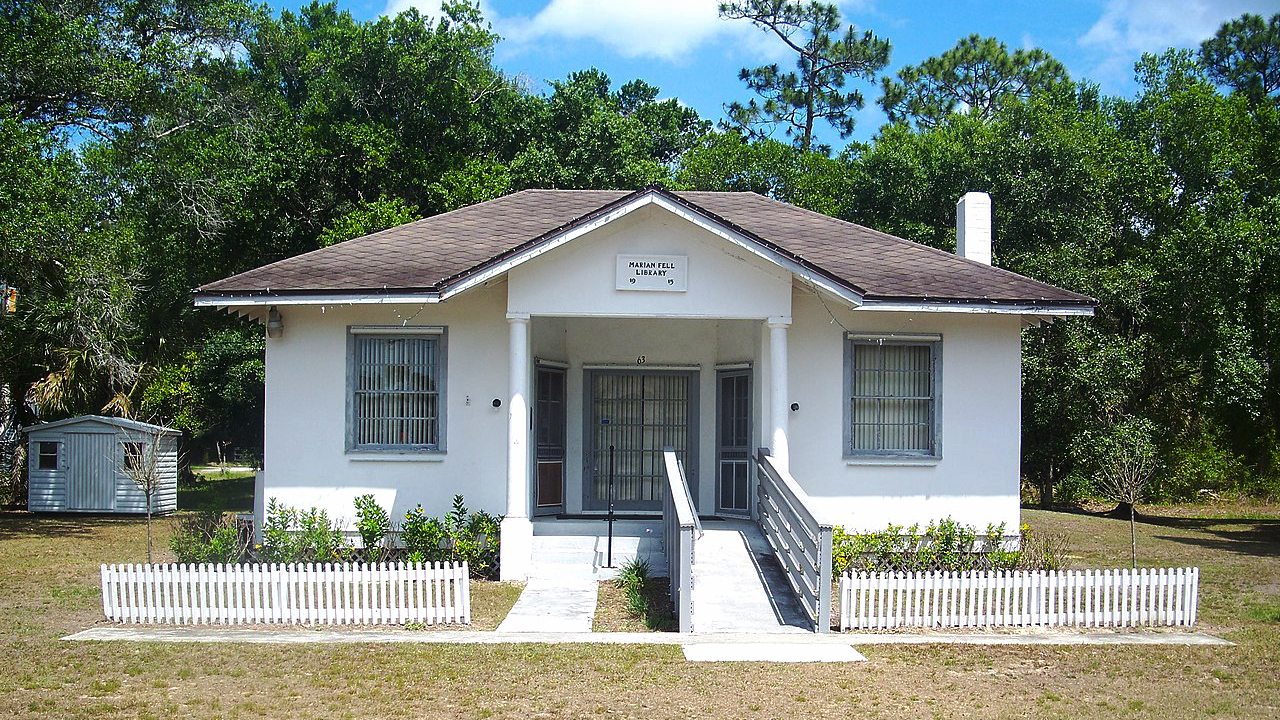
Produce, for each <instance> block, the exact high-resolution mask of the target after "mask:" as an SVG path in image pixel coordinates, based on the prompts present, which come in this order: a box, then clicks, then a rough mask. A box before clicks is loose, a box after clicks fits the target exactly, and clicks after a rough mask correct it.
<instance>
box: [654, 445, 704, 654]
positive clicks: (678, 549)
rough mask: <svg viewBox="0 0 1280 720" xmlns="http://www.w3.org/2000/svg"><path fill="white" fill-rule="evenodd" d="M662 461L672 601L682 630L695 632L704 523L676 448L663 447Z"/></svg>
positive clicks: (665, 549) (665, 542)
mask: <svg viewBox="0 0 1280 720" xmlns="http://www.w3.org/2000/svg"><path fill="white" fill-rule="evenodd" d="M662 462H663V468H664V469H665V475H666V479H667V481H666V483H664V486H665V488H664V491H663V494H662V549H663V552H665V553H666V554H667V570H668V574H669V575H670V576H671V604H672V606H673V607H674V608H675V610H676V617H677V618H678V619H679V621H680V632H693V587H692V586H693V543H694V540H695V539H696V538H699V537H702V523H701V522H699V521H698V513H697V511H696V510H695V509H694V507H693V498H692V497H691V496H690V494H689V483H688V482H687V481H686V480H685V477H684V468H682V467H681V466H680V460H679V459H678V458H677V457H676V454H675V451H673V450H670V449H667V450H664V451H663V452H662Z"/></svg>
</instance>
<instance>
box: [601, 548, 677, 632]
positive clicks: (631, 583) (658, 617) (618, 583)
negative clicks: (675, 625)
mask: <svg viewBox="0 0 1280 720" xmlns="http://www.w3.org/2000/svg"><path fill="white" fill-rule="evenodd" d="M649 573H650V567H649V561H648V560H646V559H644V558H641V557H633V558H631V559H630V560H628V561H627V562H626V563H625V564H623V566H622V568H621V569H619V570H618V576H617V577H616V578H614V579H613V584H614V587H617V588H618V589H620V590H622V591H623V593H625V594H626V598H627V601H626V603H627V604H626V611H627V614H628V615H630V616H631V617H633V618H638V619H640V620H643V621H644V624H645V626H646V627H648V628H649V629H650V630H662V629H665V628H666V627H667V626H668V625H669V624H670V620H671V618H670V617H663V616H662V614H661V613H659V612H658V611H657V610H656V609H655V608H654V607H653V605H652V604H651V603H650V602H649V588H648V584H649Z"/></svg>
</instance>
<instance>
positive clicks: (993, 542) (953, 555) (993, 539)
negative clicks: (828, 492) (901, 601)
mask: <svg viewBox="0 0 1280 720" xmlns="http://www.w3.org/2000/svg"><path fill="white" fill-rule="evenodd" d="M1004 534H1005V528H1004V524H1003V523H1001V524H999V525H988V526H987V530H986V532H984V533H982V534H979V533H978V531H977V529H976V528H974V527H972V526H969V525H961V524H960V523H957V522H956V521H954V520H952V519H951V518H946V519H943V520H937V521H933V522H930V523H929V524H928V526H926V527H925V528H924V529H923V530H921V529H920V526H919V525H911V526H910V527H905V528H904V527H903V526H901V525H890V526H888V527H887V528H885V529H884V530H881V531H878V532H870V533H863V534H857V535H851V534H849V533H847V532H845V530H844V528H843V527H836V528H835V532H834V534H833V538H832V552H831V564H832V568H833V570H834V571H835V574H837V575H843V574H844V573H846V572H849V571H853V572H931V571H935V570H941V571H966V570H1012V569H1032V568H1027V567H1025V564H1026V563H1027V562H1029V561H1031V560H1035V561H1036V562H1037V563H1040V564H1049V563H1055V562H1056V563H1059V564H1061V562H1062V561H1061V555H1062V553H1061V548H1062V543H1060V542H1056V539H1055V538H1048V539H1046V542H1042V543H1041V544H1039V545H1037V546H1036V547H1037V548H1038V552H1036V553H1033V554H1027V553H1024V552H1023V551H1022V550H1007V549H1005V545H1004ZM1022 534H1023V545H1024V547H1025V546H1026V543H1027V542H1028V540H1029V539H1030V538H1031V531H1030V528H1028V527H1026V526H1025V525H1024V526H1023V527H1022ZM1049 540H1055V542H1048V541H1049ZM1046 543H1047V544H1046ZM1055 552H1056V554H1055ZM1037 569H1039V568H1037Z"/></svg>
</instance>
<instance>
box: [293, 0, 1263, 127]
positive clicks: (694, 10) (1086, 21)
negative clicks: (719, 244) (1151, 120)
mask: <svg viewBox="0 0 1280 720" xmlns="http://www.w3.org/2000/svg"><path fill="white" fill-rule="evenodd" d="M338 1H339V5H340V6H341V7H343V8H345V9H347V10H349V11H350V12H351V13H352V15H354V16H355V17H357V18H359V19H362V20H367V19H371V18H375V17H377V16H379V15H382V14H394V13H396V12H399V11H401V10H404V9H405V8H407V7H409V6H410V5H413V6H415V7H417V8H418V9H419V10H420V11H422V12H424V13H427V14H435V13H438V6H439V0H338ZM273 4H275V5H276V7H277V8H279V7H296V6H297V4H298V3H296V2H291V1H290V0H286V1H285V2H281V1H280V0H274V1H273ZM838 4H839V5H840V8H841V10H842V11H843V13H844V18H845V22H846V23H853V24H854V25H855V26H857V27H858V28H859V30H871V31H873V32H874V33H876V34H877V35H880V36H881V37H888V38H889V39H890V40H891V41H892V43H893V56H892V60H891V62H890V65H889V68H888V72H893V71H895V70H896V69H897V68H898V67H900V66H902V65H905V64H918V63H919V62H920V61H922V60H924V59H925V58H927V57H929V56H931V55H937V54H939V53H941V52H943V51H945V50H947V49H949V48H951V47H953V46H954V45H955V43H956V41H957V40H959V39H960V38H961V37H964V36H966V35H968V34H970V33H979V34H981V35H991V36H994V37H996V38H998V39H1000V40H1001V41H1003V42H1005V43H1006V44H1008V45H1009V46H1010V47H1011V48H1013V47H1041V48H1044V49H1045V50H1047V51H1049V52H1050V53H1051V54H1052V55H1053V56H1054V57H1056V58H1058V60H1060V61H1061V62H1063V63H1064V64H1065V65H1066V66H1067V69H1068V70H1069V71H1070V73H1071V75H1072V77H1073V78H1076V79H1081V78H1087V79H1090V80H1092V81H1094V82H1097V83H1099V84H1100V85H1101V86H1102V90H1103V92H1105V93H1108V94H1117V95H1125V96H1129V95H1132V94H1133V93H1134V91H1135V89H1136V85H1135V84H1134V82H1133V63H1134V61H1136V60H1137V59H1138V58H1139V57H1140V56H1141V54H1142V53H1143V52H1158V51H1161V50H1163V49H1165V48H1167V47H1170V46H1179V47H1196V46H1198V45H1199V43H1200V41H1201V40H1203V39H1205V38H1207V37H1210V36H1212V35H1213V33H1214V31H1216V30H1217V28H1218V26H1219V25H1221V24H1222V22H1223V21H1225V20H1228V19H1231V18H1234V17H1237V16H1239V15H1240V14H1241V13H1244V12H1253V13H1257V14H1261V15H1264V16H1267V17H1269V16H1270V15H1272V14H1274V13H1276V12H1280V0H1061V1H1055V0H1041V1H1040V2H1022V1H1016V0H1008V1H1006V2H991V1H990V0H986V1H978V0H950V1H949V2H935V1H933V0H924V1H918V2H917V1H911V2H889V1H888V0H842V1H841V2H839V3H838ZM716 6H717V0H482V2H481V8H482V10H483V11H484V14H485V17H486V18H488V19H489V20H490V22H491V23H492V24H493V27H494V29H495V30H496V31H497V32H498V33H499V34H500V35H502V36H503V38H504V39H503V40H502V42H501V43H499V45H498V49H497V52H496V57H495V59H496V62H497V64H498V66H499V67H501V68H502V69H503V70H504V71H506V72H507V73H508V74H511V75H515V76H519V77H522V78H524V80H525V81H526V82H527V83H528V85H529V87H530V88H532V89H534V90H536V91H543V90H545V89H546V82H547V81H548V80H555V79H560V78H563V77H565V76H566V75H568V74H569V73H570V72H572V71H574V70H581V69H585V68H588V67H592V66H594V67H597V68H600V69H601V70H603V71H604V72H605V73H607V74H608V75H609V77H610V78H611V79H612V80H613V81H614V85H615V87H617V86H618V85H621V84H622V83H624V82H626V81H628V80H631V79H634V78H637V77H638V78H643V79H644V80H646V81H648V82H650V83H652V84H654V85H657V86H658V87H659V88H661V90H662V96H663V97H677V98H679V99H680V101H681V102H683V103H685V104H686V105H689V106H691V107H693V108H695V109H696V110H697V111H698V112H699V113H700V114H701V115H702V116H703V117H705V118H709V119H712V120H719V119H720V118H722V117H723V105H724V104H725V103H727V102H729V101H732V100H739V101H743V100H746V99H748V98H749V97H750V95H749V93H748V92H747V90H746V88H745V86H744V85H743V84H742V82H741V81H739V80H738V70H739V69H740V68H742V67H754V66H756V65H761V64H764V63H767V62H779V63H784V64H789V63H790V62H791V60H790V59H789V57H788V55H787V54H786V52H785V48H784V47H783V46H782V44H781V42H779V41H777V40H776V39H772V38H771V37H770V36H768V35H766V34H765V33H764V32H762V31H760V30H758V29H756V28H754V27H753V26H751V24H750V23H748V22H746V21H741V20H738V21H724V20H720V19H719V18H718V16H717V12H716ZM859 87H861V88H862V91H863V94H864V96H866V100H867V107H866V109H865V110H863V111H862V113H861V114H860V115H859V118H858V128H857V129H856V130H855V132H854V135H853V137H852V138H851V139H854V140H867V139H868V138H870V137H871V136H872V135H873V134H874V133H875V131H876V130H877V128H879V126H880V124H881V123H883V122H884V115H883V114H882V113H881V112H880V111H879V109H878V108H877V107H876V105H875V100H876V99H877V98H878V97H879V90H878V88H877V87H875V86H872V85H871V84H868V83H862V84H861V85H860V86H859ZM821 139H822V140H823V141H825V142H828V143H831V144H832V145H833V146H835V147H836V148H840V147H842V146H843V145H844V141H841V140H840V139H839V137H838V136H837V135H836V134H835V133H834V132H833V131H830V130H829V129H828V131H827V132H825V133H824V134H823V136H822V138H821Z"/></svg>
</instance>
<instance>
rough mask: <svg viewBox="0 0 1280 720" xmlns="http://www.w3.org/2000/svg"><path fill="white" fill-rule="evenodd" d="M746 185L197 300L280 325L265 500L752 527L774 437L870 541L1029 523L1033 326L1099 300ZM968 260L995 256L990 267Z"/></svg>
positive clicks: (964, 224)
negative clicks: (694, 516) (758, 464)
mask: <svg viewBox="0 0 1280 720" xmlns="http://www.w3.org/2000/svg"><path fill="white" fill-rule="evenodd" d="M957 225H958V233H959V235H960V238H959V243H958V245H959V247H960V252H962V253H964V254H966V255H967V256H968V257H959V256H957V255H952V254H949V253H945V252H941V251H938V250H936V249H932V248H928V247H924V246H921V245H918V244H915V243H912V242H909V241H907V240H903V239H901V238H896V237H893V236H890V235H886V234H884V233H880V232H877V231H874V230H871V229H868V228H865V227H862V226H858V225H854V224H851V223H846V222H843V221H840V220H835V219H832V218H829V217H826V216H823V215H819V214H816V213H812V212H809V211H806V210H803V209H800V208H796V207H793V206H790V205H786V204H784V203H779V202H776V201H773V200H769V199H767V198H764V197H761V196H758V195H754V194H751V193H704V192H681V193H675V192H669V191H665V190H661V189H654V188H650V189H646V190H641V191H637V192H632V193H628V192H622V191H568V190H566V191H557V190H528V191H524V192H520V193H516V194H513V195H509V196H507V197H503V198H500V199H497V200H493V201H490V202H486V203H481V204H479V205H474V206H471V207H467V208H463V209H461V210H457V211H454V212H451V213H446V214H444V215H439V216H436V217H432V218H427V219H425V220H420V221H417V222H414V223H410V224H408V225H403V226H400V227H397V228H392V229H390V230H386V231H383V232H380V233H376V234H373V235H369V236H366V237H362V238H358V239H355V240H351V241H349V242H346V243H342V244H339V245H335V246H333V247H329V248H325V249H322V250H318V251H315V252H312V253H308V254H305V255H301V256H298V257H294V258H289V259H286V260H282V261H280V262H277V263H274V264H272V265H267V266H265V267H262V268H258V269H256V270H252V271H250V272H246V273H243V274H240V275H237V276H235V277H231V278H228V279H226V280H222V281H219V282H216V283H212V284H210V285H206V286H204V287H202V288H200V289H199V290H198V291H197V294H196V303H197V304H198V305H203V306H212V307H221V308H226V309H229V310H232V311H235V312H239V313H242V314H246V315H250V316H252V317H254V318H257V319H258V320H260V321H262V322H264V323H267V324H268V330H269V339H268V341H267V358H266V432H265V467H266V474H265V478H264V481H263V483H262V489H263V492H261V493H259V495H260V497H259V498H258V504H259V508H261V506H262V504H263V503H264V501H265V499H266V498H277V499H279V500H280V501H282V502H284V503H287V504H290V505H294V506H300V507H311V506H317V507H322V508H325V509H327V510H328V512H329V514H330V515H331V516H336V517H345V518H350V517H352V515H353V511H352V500H353V498H354V497H356V496H357V495H361V494H363V493H373V494H374V495H376V496H377V497H378V499H379V501H380V502H381V503H382V504H383V505H384V506H386V507H388V508H390V509H391V512H392V516H393V517H394V518H398V517H403V514H404V512H405V511H406V510H407V509H410V508H412V507H413V506H414V505H415V504H417V503H421V504H422V505H423V506H424V507H427V508H429V509H431V511H432V512H435V513H442V512H444V510H445V509H447V507H448V504H449V501H450V498H451V497H452V496H453V495H454V494H455V493H459V494H462V495H464V496H465V498H466V500H467V503H468V504H469V505H470V506H472V507H478V508H484V509H487V510H489V511H491V512H495V513H499V514H502V515H504V516H505V519H504V521H503V528H502V543H503V545H502V569H503V576H504V577H516V578H518V577H521V576H522V575H523V572H524V570H523V568H524V567H525V566H526V565H527V562H528V559H529V553H530V552H531V550H530V548H531V538H532V533H533V525H532V523H531V522H530V519H531V518H535V517H538V516H542V515H546V516H549V517H560V518H566V517H580V516H584V515H592V514H596V513H601V512H603V511H604V510H605V509H606V507H607V503H608V497H607V487H608V482H607V480H608V468H609V457H610V453H609V447H610V446H612V447H613V448H614V450H613V469H614V470H613V471H614V480H615V495H614V498H615V503H616V507H617V509H618V510H620V511H624V512H630V513H641V514H642V513H650V512H655V511H657V510H658V509H659V508H660V503H661V490H660V483H661V472H662V471H661V463H660V458H659V453H660V451H661V450H662V448H663V447H668V446H669V447H674V448H676V449H677V450H678V451H679V453H680V455H681V456H682V458H683V460H684V466H685V469H686V473H687V475H688V479H689V483H690V485H691V489H692V492H693V495H694V497H695V498H696V502H697V506H698V511H699V513H700V514H702V515H707V516H712V515H728V516H749V515H750V514H751V513H752V512H753V504H754V503H753V496H754V493H753V488H752V481H751V478H752V477H753V473H751V472H750V463H751V459H750V458H751V456H752V454H753V453H754V452H755V450H756V449H757V448H761V447H766V448H769V449H770V452H771V454H772V455H773V456H774V457H775V458H776V459H777V461H778V464H779V465H781V466H783V467H787V468H789V469H790V472H791V474H792V475H793V476H794V477H795V479H796V480H797V481H798V482H799V483H800V484H801V485H802V486H803V487H804V489H805V490H806V491H807V492H808V493H809V495H810V496H811V497H812V498H815V499H816V500H817V501H818V502H820V503H822V504H823V506H824V510H825V511H826V512H827V514H828V515H829V516H834V517H836V518H837V519H838V520H840V521H842V522H843V524H845V525H846V527H848V528H849V529H878V528H883V527H884V526H885V525H886V524H888V523H903V524H910V523H916V522H919V523H927V522H928V521H930V520H937V519H941V518H944V517H948V516H950V517H952V518H954V519H956V520H957V521H960V522H962V523H966V524H972V525H976V526H978V527H980V528H985V527H986V526H987V524H989V523H1005V525H1006V527H1007V528H1009V529H1010V530H1011V531H1012V530H1013V529H1015V528H1017V526H1018V509H1019V501H1018V491H1019V477H1018V473H1019V438H1020V348H1021V345H1020V333H1021V330H1022V329H1023V328H1024V327H1026V326H1027V325H1029V324H1033V323H1037V322H1042V321H1044V320H1047V319H1052V318H1054V317H1056V316H1063V315H1088V314H1091V313H1092V308H1093V304H1094V303H1093V301H1092V300H1091V299H1090V298H1087V297H1085V296H1082V295H1078V294H1076V293H1072V292H1068V291H1065V290H1062V289H1059V288H1055V287H1052V286H1049V285H1046V284H1044V283H1040V282H1037V281H1034V280H1031V279H1029V278H1025V277H1022V276H1019V275H1016V274H1014V273H1011V272H1008V271H1004V270H1000V269H998V268H994V267H991V266H990V258H991V230H990V205H989V200H988V199H987V198H986V196H985V195H983V194H980V193H970V194H969V195H966V196H965V198H964V199H962V201H961V205H960V207H959V211H958V223H957ZM971 258H973V259H971Z"/></svg>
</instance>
